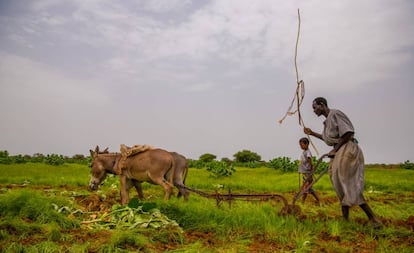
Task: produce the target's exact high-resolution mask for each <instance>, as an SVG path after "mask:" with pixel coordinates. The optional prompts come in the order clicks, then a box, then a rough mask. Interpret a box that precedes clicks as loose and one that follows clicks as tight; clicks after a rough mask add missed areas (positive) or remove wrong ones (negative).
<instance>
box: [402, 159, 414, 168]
mask: <svg viewBox="0 0 414 253" xmlns="http://www.w3.org/2000/svg"><path fill="white" fill-rule="evenodd" d="M401 169H406V170H414V163H412V162H410V160H407V161H405V162H404V163H403V164H401Z"/></svg>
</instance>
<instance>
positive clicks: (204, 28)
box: [0, 0, 414, 163]
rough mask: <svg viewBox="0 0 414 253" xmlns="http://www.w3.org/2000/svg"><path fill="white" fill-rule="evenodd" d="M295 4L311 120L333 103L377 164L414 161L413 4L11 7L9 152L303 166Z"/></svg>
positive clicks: (1, 15) (130, 2) (338, 1)
mask: <svg viewBox="0 0 414 253" xmlns="http://www.w3.org/2000/svg"><path fill="white" fill-rule="evenodd" d="M298 8H299V9H300V13H301V19H302V23H301V33H300V40H299V48H298V59H297V63H298V67H299V78H300V79H303V80H304V82H305V99H304V101H303V104H302V106H301V112H302V116H303V120H304V122H305V125H306V126H307V127H310V128H312V129H313V130H315V131H318V132H320V131H321V130H322V127H323V124H322V122H323V120H324V118H323V117H321V118H318V117H317V116H316V115H315V114H314V113H313V110H312V100H313V99H314V98H315V97H317V96H323V97H326V98H327V100H328V104H329V106H330V107H331V108H336V109H340V110H342V111H343V112H345V113H346V114H347V115H348V116H349V117H350V119H351V121H352V122H353V124H354V127H355V130H356V137H357V139H358V140H359V142H360V145H361V147H362V149H363V151H364V154H365V160H366V162H367V163H400V162H404V161H406V160H410V161H414V152H413V150H414V149H413V145H414V137H413V127H414V113H413V108H414V99H413V97H414V83H413V80H414V68H413V66H414V54H413V52H414V15H413V13H414V1H411V0H394V1H389V0H364V1H361V0H349V1H342V0H330V1H322V0H319V1H318V0H315V1H310V0H307V1H282V0H255V1H251V0H219V1H212V0H211V1H210V0H122V1H109V0H103V1H100V0H72V1H67V0H36V1H31V0H21V1H14V0H0V118H1V121H0V122H1V123H0V150H8V151H9V153H10V154H12V155H14V154H29V155H32V154H34V153H43V154H52V153H54V154H62V155H68V156H72V155H74V154H85V155H88V154H89V149H93V148H94V147H95V146H96V145H99V146H100V147H102V148H105V147H109V149H110V151H119V145H120V144H121V143H123V144H126V145H135V144H150V145H153V146H156V147H161V148H164V149H167V150H171V151H177V152H179V153H182V154H183V155H185V156H187V157H189V158H193V159H198V158H199V156H200V155H202V154H205V153H212V154H214V155H216V156H217V158H218V159H221V158H223V157H227V158H230V159H233V158H234V157H233V155H234V154H235V153H236V152H238V151H241V150H244V149H247V150H250V151H253V152H256V153H257V154H259V155H260V156H261V157H262V159H263V160H266V161H268V160H270V159H272V158H275V157H282V156H287V157H290V158H292V159H298V158H299V155H300V153H301V150H300V147H299V144H298V140H299V139H300V138H301V137H303V136H304V134H303V130H302V127H301V126H300V125H299V123H298V118H297V116H296V115H295V116H292V117H288V118H286V119H285V121H284V122H283V124H279V123H278V120H279V119H280V118H281V117H282V116H283V115H284V114H285V112H286V110H287V109H288V107H289V105H290V102H291V100H292V98H293V94H294V92H295V89H296V74H295V66H294V52H295V42H296V35H297V28H298V17H297V10H298ZM313 142H314V143H315V145H316V147H317V149H318V151H319V152H320V154H322V153H324V152H326V151H328V150H329V149H328V148H327V146H326V145H325V144H324V143H323V142H321V141H320V140H317V139H313ZM311 151H312V152H313V154H314V155H316V151H315V150H313V149H311Z"/></svg>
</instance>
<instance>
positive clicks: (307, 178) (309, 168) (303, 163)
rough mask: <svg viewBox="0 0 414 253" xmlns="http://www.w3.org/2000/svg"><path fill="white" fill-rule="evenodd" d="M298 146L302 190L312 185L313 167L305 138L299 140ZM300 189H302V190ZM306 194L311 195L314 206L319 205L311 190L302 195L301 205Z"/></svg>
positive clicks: (316, 196) (315, 195) (317, 198)
mask: <svg viewBox="0 0 414 253" xmlns="http://www.w3.org/2000/svg"><path fill="white" fill-rule="evenodd" d="M299 145H300V147H301V149H302V150H303V152H302V155H301V158H300V164H299V168H298V172H299V173H301V174H302V175H303V186H302V187H303V188H304V187H307V186H308V185H309V184H311V183H312V181H313V178H312V173H313V165H312V153H311V152H310V150H309V140H308V138H306V137H303V138H301V139H300V140H299ZM303 188H302V189H303ZM308 193H310V194H312V196H313V197H315V199H316V204H317V205H319V197H318V195H317V194H316V192H315V191H314V190H313V189H312V187H311V188H309V189H308V190H307V191H306V192H304V193H303V197H302V204H304V203H305V200H306V197H307V196H308Z"/></svg>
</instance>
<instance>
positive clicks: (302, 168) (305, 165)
mask: <svg viewBox="0 0 414 253" xmlns="http://www.w3.org/2000/svg"><path fill="white" fill-rule="evenodd" d="M308 158H312V153H311V152H310V150H309V149H307V150H303V152H302V155H301V156H300V162H299V168H298V172H299V173H309V172H310V170H311V165H310V163H309V161H308Z"/></svg>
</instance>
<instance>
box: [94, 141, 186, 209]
mask: <svg viewBox="0 0 414 253" xmlns="http://www.w3.org/2000/svg"><path fill="white" fill-rule="evenodd" d="M107 150H108V149H105V150H104V152H99V147H98V146H96V148H95V151H92V150H90V153H91V157H92V163H91V179H90V183H89V187H90V189H91V190H97V189H98V187H99V185H100V184H101V183H102V182H103V180H104V179H105V178H106V175H107V174H108V173H109V174H114V175H116V170H115V168H116V167H117V164H118V163H119V161H120V160H121V158H122V156H121V154H120V153H109V152H108V151H107ZM177 155H179V154H173V153H169V152H167V151H165V150H162V149H151V150H147V151H145V152H142V153H139V154H137V155H135V156H132V157H129V158H128V159H127V160H126V161H125V162H126V163H125V164H126V166H125V169H123V170H122V174H121V175H119V176H120V184H121V189H120V194H121V203H122V204H127V203H128V202H129V190H130V188H132V187H135V189H136V190H137V192H138V196H139V198H141V199H143V198H144V195H143V192H142V187H141V183H142V182H149V183H153V184H158V185H160V186H161V187H162V188H163V189H164V192H165V195H164V199H166V200H167V199H169V198H170V195H171V193H172V192H173V183H174V184H175V185H176V186H177V188H178V189H179V191H180V193H179V195H180V194H182V195H184V198H185V199H187V198H188V192H187V191H186V190H185V188H184V187H178V186H183V185H184V182H183V181H185V177H186V174H187V171H188V166H187V167H182V166H183V164H186V162H187V160H186V159H185V157H183V156H182V158H184V159H185V162H184V161H182V160H181V161H180V159H182V158H179V157H178V156H177ZM177 158H178V159H177ZM176 159H177V162H176ZM176 163H177V164H178V165H180V168H179V170H180V171H181V173H180V174H181V175H177V172H176V170H175V167H176ZM171 173H172V175H174V177H173V176H170V175H169V174H171ZM183 176H184V178H183ZM168 177H170V181H168V180H167V178H168Z"/></svg>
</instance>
